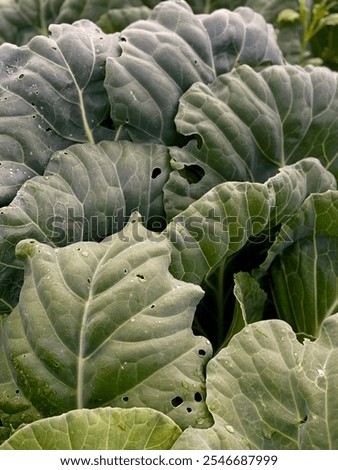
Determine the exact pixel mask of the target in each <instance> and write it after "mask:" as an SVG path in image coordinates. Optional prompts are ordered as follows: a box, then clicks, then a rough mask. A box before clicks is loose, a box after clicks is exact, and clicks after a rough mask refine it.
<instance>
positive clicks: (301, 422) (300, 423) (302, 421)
mask: <svg viewBox="0 0 338 470" xmlns="http://www.w3.org/2000/svg"><path fill="white" fill-rule="evenodd" d="M307 420H308V416H307V415H305V416H304V418H303V419H301V420H300V421H299V425H302V424H304V423H306V421H307Z"/></svg>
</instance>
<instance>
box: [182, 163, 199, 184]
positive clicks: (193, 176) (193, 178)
mask: <svg viewBox="0 0 338 470" xmlns="http://www.w3.org/2000/svg"><path fill="white" fill-rule="evenodd" d="M178 172H179V174H180V176H182V178H185V179H186V180H187V181H188V183H189V184H196V183H199V182H200V181H201V179H202V178H203V176H204V175H205V171H204V170H203V168H202V167H201V166H199V165H184V168H182V170H178Z"/></svg>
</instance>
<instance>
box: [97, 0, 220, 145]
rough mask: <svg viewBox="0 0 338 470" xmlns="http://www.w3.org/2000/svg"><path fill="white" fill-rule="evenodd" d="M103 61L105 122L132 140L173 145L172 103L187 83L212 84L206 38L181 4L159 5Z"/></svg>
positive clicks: (175, 137)
mask: <svg viewBox="0 0 338 470" xmlns="http://www.w3.org/2000/svg"><path fill="white" fill-rule="evenodd" d="M119 48H120V54H116V55H114V56H111V57H109V59H108V60H107V68H106V72H107V76H106V81H105V84H106V88H107V91H108V95H109V100H110V105H111V117H112V119H113V121H114V122H115V123H116V124H117V125H121V126H125V127H126V128H127V130H128V133H129V134H130V136H131V138H132V140H134V141H144V140H146V141H148V142H158V143H165V144H168V145H172V144H176V143H177V142H179V140H180V136H179V135H178V134H177V132H176V129H175V125H174V122H173V120H174V116H175V114H176V111H177V106H178V100H179V97H180V96H181V95H182V93H183V92H184V91H185V90H187V89H188V88H189V87H190V85H192V83H194V82H197V81H202V82H210V81H212V80H213V79H214V77H215V74H214V70H213V60H212V51H211V45H210V41H209V37H208V34H207V32H206V30H205V28H204V26H203V24H202V23H201V21H200V20H199V18H198V17H197V16H195V15H194V14H193V12H192V10H191V9H190V7H189V6H188V4H187V3H185V2H183V1H180V2H174V1H167V2H161V3H160V4H159V5H158V6H157V7H155V8H154V10H153V11H152V13H151V15H150V17H149V19H148V20H145V21H138V22H136V23H133V24H132V25H130V26H129V27H128V28H126V29H125V30H123V32H122V33H121V34H120V35H119Z"/></svg>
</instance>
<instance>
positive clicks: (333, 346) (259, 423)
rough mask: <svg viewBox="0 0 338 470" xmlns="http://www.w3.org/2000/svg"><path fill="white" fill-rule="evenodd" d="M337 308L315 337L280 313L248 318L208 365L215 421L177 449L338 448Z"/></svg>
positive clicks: (186, 433) (188, 432)
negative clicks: (303, 334) (301, 336)
mask: <svg viewBox="0 0 338 470" xmlns="http://www.w3.org/2000/svg"><path fill="white" fill-rule="evenodd" d="M337 360H338V314H336V315H334V316H332V317H330V318H329V319H326V320H325V321H324V323H323V325H322V328H321V331H320V336H319V338H318V339H317V340H316V341H315V342H310V341H309V340H305V342H304V344H301V343H299V342H298V341H297V339H296V335H295V333H294V332H293V331H292V329H291V327H290V326H289V325H288V324H287V323H285V322H283V321H281V320H266V321H262V322H258V323H255V324H252V325H249V326H248V327H246V328H245V329H243V330H242V331H241V332H240V333H238V334H237V335H236V336H234V337H233V339H232V340H231V342H230V344H229V346H228V347H227V348H224V349H223V350H222V351H221V352H220V353H219V354H218V355H217V356H216V357H215V358H213V359H212V360H211V361H210V362H209V363H208V366H207V393H208V394H207V404H208V406H209V409H210V411H211V412H212V414H213V417H214V420H215V424H214V425H213V426H212V427H211V428H209V429H205V430H198V429H194V430H193V429H188V430H186V431H184V433H183V434H182V435H181V437H180V438H179V439H178V440H177V441H176V444H175V446H174V448H176V449H203V450H205V449H213V450H217V449H273V450H277V449H283V450H286V449H289V450H290V449H303V450H304V449H308V450H309V449H311V450H313V449H320V450H325V449H337V448H338V426H337V418H336V416H337V413H336V409H337V406H338V401H337V397H338V395H337V387H338V376H337Z"/></svg>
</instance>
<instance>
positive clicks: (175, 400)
mask: <svg viewBox="0 0 338 470" xmlns="http://www.w3.org/2000/svg"><path fill="white" fill-rule="evenodd" d="M182 403H183V398H181V397H175V398H173V399H172V400H171V404H172V405H173V407H174V408H177V407H178V406H180V405H182Z"/></svg>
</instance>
